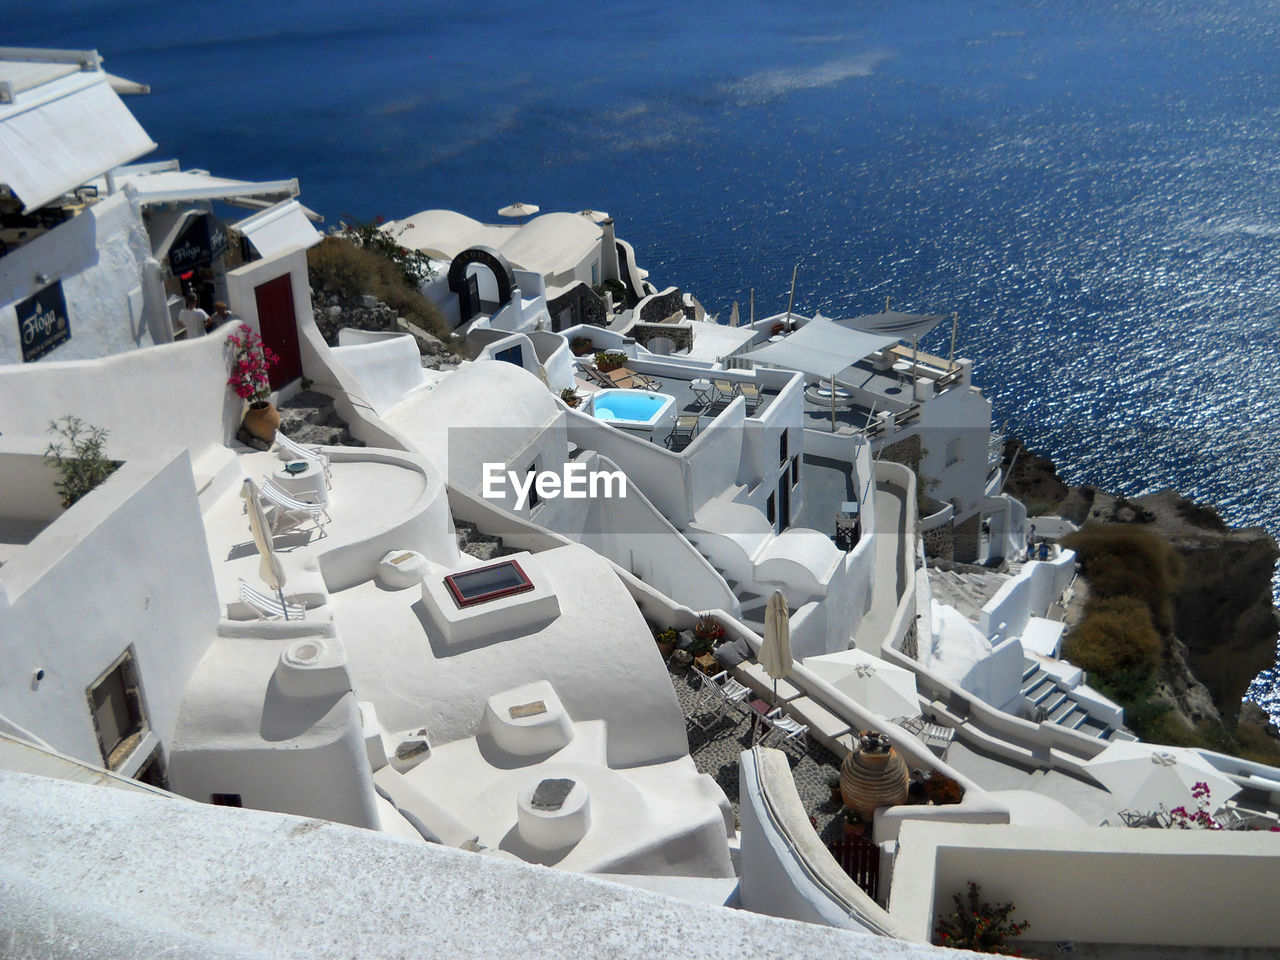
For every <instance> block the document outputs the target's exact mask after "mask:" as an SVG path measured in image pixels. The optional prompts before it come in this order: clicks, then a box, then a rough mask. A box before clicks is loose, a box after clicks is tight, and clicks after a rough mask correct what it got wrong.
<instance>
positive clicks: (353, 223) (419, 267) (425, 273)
mask: <svg viewBox="0 0 1280 960" xmlns="http://www.w3.org/2000/svg"><path fill="white" fill-rule="evenodd" d="M341 222H342V226H343V229H344V233H343V236H345V237H346V238H347V239H348V240H350V241H351V242H352V243H354V244H355V245H356V246H358V247H363V248H364V249H365V250H369V251H371V252H373V253H376V254H377V255H378V256H380V257H382V258H383V259H384V260H387V261H388V262H390V263H392V264H394V265H395V268H396V269H397V270H399V271H400V276H401V278H402V279H403V280H404V282H405V283H406V284H407V285H408V286H410V287H412V288H413V289H414V290H417V289H418V288H419V287H420V286H422V284H424V283H426V282H427V281H428V280H432V279H434V278H435V275H436V271H435V267H433V266H431V258H430V257H429V256H428V255H427V254H425V253H423V252H422V251H421V250H410V249H409V248H408V247H403V246H401V245H400V244H399V243H397V242H396V240H395V238H394V237H393V236H392V235H391V234H389V233H387V231H386V230H383V229H382V222H383V221H382V218H381V217H374V218H373V219H372V220H369V221H366V222H361V221H359V220H356V219H355V218H354V217H347V218H345V219H343V220H342V221H341Z"/></svg>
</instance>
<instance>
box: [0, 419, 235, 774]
mask: <svg viewBox="0 0 1280 960" xmlns="http://www.w3.org/2000/svg"><path fill="white" fill-rule="evenodd" d="M38 449H43V444H42V443H39V442H36V441H20V440H13V439H10V438H7V437H6V438H3V439H0V451H15V452H21V453H26V454H33V453H35V452H36V451H37V450H38ZM109 455H111V456H112V457H114V458H117V459H122V460H124V461H125V464H124V466H123V467H121V468H120V469H119V470H117V471H116V472H115V473H114V474H112V476H111V477H109V478H108V479H107V481H106V482H105V483H104V484H102V486H100V487H98V488H97V489H96V490H94V491H93V492H92V493H90V494H89V495H88V496H87V497H85V498H84V499H82V500H81V501H80V502H78V503H77V504H75V505H74V506H73V507H72V508H71V509H70V510H67V511H66V512H64V513H62V514H61V515H60V516H58V518H57V519H56V520H54V522H53V523H52V524H51V525H50V526H48V527H47V528H46V529H45V530H44V531H43V532H41V533H40V534H39V536H37V537H36V538H35V539H34V540H33V541H31V542H30V543H29V544H27V545H26V546H25V547H23V548H21V550H19V552H18V553H17V555H16V556H15V557H13V558H12V559H11V560H9V561H8V562H7V563H5V564H4V566H3V567H0V637H4V638H5V640H6V642H7V644H8V645H10V646H9V652H8V654H7V655H8V656H9V660H8V662H7V663H6V666H5V669H4V670H3V671H0V703H2V704H3V705H4V713H5V715H6V716H7V717H8V718H9V719H10V720H12V721H13V722H15V723H17V724H19V725H20V726H23V727H26V728H28V729H30V730H31V731H32V732H34V733H35V734H37V735H38V736H39V737H41V738H42V739H44V740H45V741H46V742H48V743H49V744H50V745H52V746H53V747H54V748H55V749H58V750H60V751H62V752H64V753H67V754H69V755H70V756H73V757H76V758H78V759H81V760H85V761H87V762H90V763H96V764H101V763H102V755H101V752H100V750H99V747H98V742H97V738H96V736H95V733H94V727H93V721H92V718H91V716H90V714H89V708H88V704H87V701H86V691H87V689H88V687H89V685H90V684H92V683H93V682H94V681H95V680H96V679H97V678H98V676H99V675H100V674H101V673H102V672H103V671H104V670H106V668H107V667H109V666H110V665H111V663H112V662H113V661H115V659H116V658H117V657H119V656H120V655H121V654H122V653H123V652H124V651H125V649H126V648H128V647H129V646H130V645H131V644H132V645H133V647H134V650H135V651H136V654H135V664H136V666H137V669H138V672H139V676H140V678H141V683H142V687H143V695H144V698H145V701H146V709H147V714H148V717H149V720H150V725H151V729H152V730H153V731H154V732H155V733H156V734H157V735H158V737H159V738H160V740H161V741H165V740H166V739H167V738H168V737H169V736H170V735H171V734H172V732H173V729H174V725H175V722H176V719H177V715H178V709H179V706H180V703H181V699H182V693H183V688H184V687H185V685H186V681H187V678H188V677H189V676H190V675H191V673H192V671H193V670H194V669H195V666H196V663H197V662H198V661H199V659H200V657H201V655H202V654H203V653H204V651H205V649H206V648H207V647H208V645H209V642H210V639H211V636H212V628H213V625H214V624H216V623H217V621H218V616H219V608H218V600H217V596H216V592H215V589H214V582H213V568H212V565H211V562H210V560H209V554H208V549H207V547H206V545H205V537H204V526H203V524H202V522H201V517H200V510H199V507H198V504H197V501H196V495H195V488H194V481H193V478H192V474H191V465H190V461H189V459H188V457H187V453H186V451H184V450H180V449H175V448H174V447H172V446H171V447H167V448H156V447H150V448H141V447H130V446H127V445H124V444H112V445H111V447H110V449H109ZM3 461H4V458H3V457H0V464H2V463H3ZM5 597H7V604H6V603H5V600H4V599H3V598H5ZM19 651H20V652H19ZM37 669H44V670H45V678H44V680H43V681H41V682H40V683H38V684H35V683H33V674H34V672H35V671H36V670H37Z"/></svg>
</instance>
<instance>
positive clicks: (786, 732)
mask: <svg viewBox="0 0 1280 960" xmlns="http://www.w3.org/2000/svg"><path fill="white" fill-rule="evenodd" d="M756 731H757V736H758V737H759V741H760V742H761V743H764V744H767V743H768V742H769V738H770V737H772V736H775V735H776V736H777V738H778V746H779V748H781V749H784V750H785V749H786V746H787V744H789V743H798V744H800V748H801V752H803V751H804V749H805V747H806V746H807V744H806V739H805V738H806V737H807V736H808V733H809V728H808V727H807V726H806V725H805V724H803V723H801V722H800V721H798V720H796V719H795V718H794V717H789V716H787V715H786V714H785V713H783V712H782V708H781V707H775V708H774V709H772V710H770V711H769V712H768V713H766V714H764V715H763V716H762V717H760V719H759V722H758V723H757V725H756ZM761 731H763V732H761Z"/></svg>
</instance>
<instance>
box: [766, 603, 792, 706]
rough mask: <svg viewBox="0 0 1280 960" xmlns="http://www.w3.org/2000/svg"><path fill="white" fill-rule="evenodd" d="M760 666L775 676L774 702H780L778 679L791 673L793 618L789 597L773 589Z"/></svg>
mask: <svg viewBox="0 0 1280 960" xmlns="http://www.w3.org/2000/svg"><path fill="white" fill-rule="evenodd" d="M759 660H760V666H762V667H764V672H765V673H767V674H768V675H769V676H770V677H772V678H773V702H774V703H775V704H776V703H777V702H778V681H779V680H781V679H783V678H784V677H786V676H787V675H788V674H789V673H791V620H790V617H789V615H788V612H787V598H786V597H784V596H783V595H782V591H781V590H775V591H773V596H771V597H770V598H769V605H768V606H767V607H766V608H765V611H764V642H763V643H761V644H760V657H759Z"/></svg>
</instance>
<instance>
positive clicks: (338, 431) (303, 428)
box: [279, 390, 364, 447]
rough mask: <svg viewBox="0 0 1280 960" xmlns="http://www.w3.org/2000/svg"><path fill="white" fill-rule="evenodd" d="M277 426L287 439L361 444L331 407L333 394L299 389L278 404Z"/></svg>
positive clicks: (322, 442) (343, 444) (317, 442)
mask: <svg viewBox="0 0 1280 960" xmlns="http://www.w3.org/2000/svg"><path fill="white" fill-rule="evenodd" d="M279 409H280V429H281V431H282V432H283V433H284V435H285V436H286V437H288V438H289V439H290V440H295V441H297V442H298V443H307V444H318V445H320V446H326V447H363V446H364V443H363V442H362V441H360V440H356V439H354V438H353V437H352V436H351V432H350V430H348V429H347V422H346V421H345V420H343V419H342V418H341V417H340V416H338V414H337V412H335V411H334V409H333V398H332V397H330V396H326V395H325V394H323V393H318V392H317V391H315V390H303V391H302V392H301V393H299V394H298V395H297V396H295V397H293V398H292V399H291V400H288V401H287V402H285V403H282V404H281V405H280V408H279Z"/></svg>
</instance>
